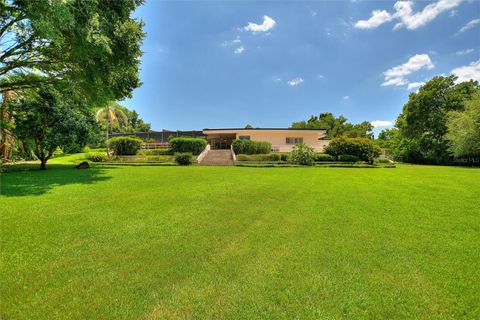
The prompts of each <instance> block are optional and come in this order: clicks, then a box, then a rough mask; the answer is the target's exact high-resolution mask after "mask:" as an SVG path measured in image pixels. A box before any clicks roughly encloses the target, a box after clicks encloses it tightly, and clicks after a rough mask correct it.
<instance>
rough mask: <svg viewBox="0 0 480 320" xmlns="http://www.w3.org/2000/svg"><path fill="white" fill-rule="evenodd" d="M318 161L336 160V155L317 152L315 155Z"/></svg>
mask: <svg viewBox="0 0 480 320" xmlns="http://www.w3.org/2000/svg"><path fill="white" fill-rule="evenodd" d="M315 161H316V162H323V161H335V157H333V156H331V155H329V154H326V153H317V154H316V155H315Z"/></svg>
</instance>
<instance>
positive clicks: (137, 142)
mask: <svg viewBox="0 0 480 320" xmlns="http://www.w3.org/2000/svg"><path fill="white" fill-rule="evenodd" d="M142 143H143V141H142V139H139V138H134V137H128V136H120V137H114V138H111V139H110V140H109V144H110V147H111V148H112V149H113V152H114V153H115V155H118V156H126V155H135V154H137V151H138V150H139V149H140V146H141V145H142Z"/></svg>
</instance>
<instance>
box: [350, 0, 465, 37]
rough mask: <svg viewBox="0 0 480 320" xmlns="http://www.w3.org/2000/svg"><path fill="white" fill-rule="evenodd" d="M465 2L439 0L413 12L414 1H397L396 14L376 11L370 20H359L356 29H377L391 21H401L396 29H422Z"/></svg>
mask: <svg viewBox="0 0 480 320" xmlns="http://www.w3.org/2000/svg"><path fill="white" fill-rule="evenodd" d="M462 1H463V0H438V1H437V2H434V3H430V4H428V5H426V6H425V7H424V8H423V10H422V11H418V12H415V13H414V12H413V1H397V2H395V4H394V5H393V8H394V9H395V13H393V14H391V13H389V12H388V11H386V10H374V11H373V12H372V16H371V17H370V18H369V19H368V20H359V21H357V23H355V27H356V28H359V29H371V28H376V27H378V26H380V25H382V24H384V23H386V22H389V21H391V20H394V19H396V20H400V22H398V23H396V24H395V27H394V29H399V28H402V27H405V28H407V29H409V30H415V29H417V28H420V27H422V26H424V25H426V24H427V23H429V22H430V21H432V20H433V19H435V18H436V17H437V16H438V15H439V14H441V13H442V12H445V11H448V10H451V9H453V8H455V7H457V6H458V5H459V4H460V3H461V2H462Z"/></svg>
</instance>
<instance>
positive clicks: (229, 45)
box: [222, 36, 242, 47]
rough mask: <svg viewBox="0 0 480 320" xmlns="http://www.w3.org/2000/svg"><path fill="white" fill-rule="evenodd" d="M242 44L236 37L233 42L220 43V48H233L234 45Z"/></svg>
mask: <svg viewBox="0 0 480 320" xmlns="http://www.w3.org/2000/svg"><path fill="white" fill-rule="evenodd" d="M241 43H242V40H241V39H240V36H237V37H236V38H235V39H233V40H225V41H223V42H222V46H223V47H231V46H234V45H238V44H241Z"/></svg>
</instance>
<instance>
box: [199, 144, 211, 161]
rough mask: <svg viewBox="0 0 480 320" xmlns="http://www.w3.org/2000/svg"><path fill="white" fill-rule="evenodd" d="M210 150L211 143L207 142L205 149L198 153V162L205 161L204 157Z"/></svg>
mask: <svg viewBox="0 0 480 320" xmlns="http://www.w3.org/2000/svg"><path fill="white" fill-rule="evenodd" d="M208 151H210V144H207V146H206V147H205V149H203V151H202V152H201V153H200V154H199V155H198V157H197V162H198V163H201V162H202V161H203V159H204V158H205V156H206V155H207V153H208Z"/></svg>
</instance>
